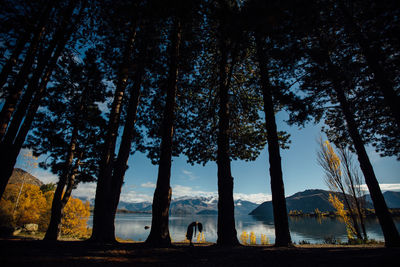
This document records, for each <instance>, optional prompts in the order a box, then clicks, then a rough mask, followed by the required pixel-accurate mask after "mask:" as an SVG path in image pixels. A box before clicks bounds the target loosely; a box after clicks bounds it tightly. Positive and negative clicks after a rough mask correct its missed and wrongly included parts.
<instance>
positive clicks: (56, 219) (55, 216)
mask: <svg viewBox="0 0 400 267" xmlns="http://www.w3.org/2000/svg"><path fill="white" fill-rule="evenodd" d="M77 141H78V127H77V125H75V127H74V129H73V132H72V136H71V142H70V146H69V149H68V152H67V158H66V161H65V163H64V169H63V174H62V175H61V177H60V180H59V181H58V183H57V188H56V191H55V192H54V197H53V202H52V205H51V217H50V224H49V227H48V229H47V231H46V235H45V237H44V240H47V241H55V240H57V238H58V234H59V232H60V223H61V218H62V215H63V210H64V207H65V205H66V203H67V202H68V199H67V198H66V196H65V194H64V197H63V193H64V188H65V186H66V185H67V183H68V184H71V183H70V181H69V180H71V178H72V177H69V176H70V175H71V174H70V173H71V166H72V163H73V160H74V156H75V151H76V146H77ZM68 178H69V179H68ZM71 188H72V186H71ZM68 198H69V197H68ZM63 199H67V201H63Z"/></svg>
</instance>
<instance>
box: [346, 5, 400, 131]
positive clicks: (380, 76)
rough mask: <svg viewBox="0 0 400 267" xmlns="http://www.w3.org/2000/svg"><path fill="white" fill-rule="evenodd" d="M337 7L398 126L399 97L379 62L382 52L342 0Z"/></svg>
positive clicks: (382, 57) (399, 124)
mask: <svg viewBox="0 0 400 267" xmlns="http://www.w3.org/2000/svg"><path fill="white" fill-rule="evenodd" d="M338 3H339V7H340V9H341V11H342V13H343V15H344V18H345V26H346V27H345V28H346V29H347V31H348V32H349V33H350V34H352V35H353V36H354V37H355V39H356V42H357V43H358V45H359V46H360V47H361V50H362V53H363V54H364V56H365V59H366V60H367V64H368V66H369V67H370V68H371V70H372V71H373V73H374V79H375V81H376V82H377V83H378V85H379V87H378V88H379V89H380V90H381V92H382V95H383V97H384V99H385V102H386V104H387V106H388V107H389V108H390V111H391V113H392V115H393V117H394V118H395V120H396V122H397V126H398V127H399V128H400V105H399V103H400V97H399V96H398V94H397V93H396V91H395V90H394V84H393V81H392V80H391V78H390V77H389V75H388V73H387V72H386V71H385V68H384V66H382V64H381V63H380V61H382V59H384V54H383V53H382V50H381V48H380V47H378V46H376V45H374V47H371V42H370V40H369V39H368V37H366V36H365V34H363V33H362V31H361V29H360V27H359V26H358V25H357V24H356V23H355V21H354V19H353V17H352V15H351V14H350V13H349V11H348V9H347V7H346V6H345V5H344V3H343V1H342V0H341V1H339V2H338Z"/></svg>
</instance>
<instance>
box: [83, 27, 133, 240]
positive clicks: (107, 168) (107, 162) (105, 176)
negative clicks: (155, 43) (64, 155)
mask: <svg viewBox="0 0 400 267" xmlns="http://www.w3.org/2000/svg"><path fill="white" fill-rule="evenodd" d="M135 37H136V24H135V23H134V25H132V26H131V33H130V36H129V37H128V39H127V42H126V45H125V48H124V49H125V50H124V55H123V62H122V63H121V66H120V70H119V77H118V82H117V88H116V90H115V94H114V100H113V103H112V107H111V113H110V117H109V121H108V128H107V131H108V132H107V136H106V140H105V145H104V152H103V155H102V161H101V165H100V173H99V177H98V180H97V188H96V198H95V207H94V213H93V230H92V236H91V237H90V240H91V241H93V242H111V243H113V242H115V233H114V231H113V229H114V220H113V218H111V217H112V216H110V214H109V213H108V212H107V211H109V209H110V207H112V206H113V204H112V203H113V201H112V200H111V199H108V197H109V196H110V194H111V186H112V182H111V179H112V163H113V161H114V152H115V146H116V140H117V137H118V127H119V121H120V115H121V108H122V100H123V97H124V93H125V88H126V85H127V80H128V75H129V68H130V63H131V56H132V53H133V44H134V42H135ZM109 202H111V203H109Z"/></svg>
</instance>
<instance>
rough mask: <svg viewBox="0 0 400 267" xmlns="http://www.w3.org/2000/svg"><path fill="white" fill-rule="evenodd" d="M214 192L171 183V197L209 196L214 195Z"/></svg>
mask: <svg viewBox="0 0 400 267" xmlns="http://www.w3.org/2000/svg"><path fill="white" fill-rule="evenodd" d="M216 194H217V193H216V192H206V191H201V190H193V188H192V187H190V186H183V185H173V186H172V198H180V197H188V196H190V197H210V196H215V195H216Z"/></svg>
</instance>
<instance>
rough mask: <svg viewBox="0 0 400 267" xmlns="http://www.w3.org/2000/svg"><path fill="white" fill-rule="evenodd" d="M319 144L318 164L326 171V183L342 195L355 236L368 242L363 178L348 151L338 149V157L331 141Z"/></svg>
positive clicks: (341, 148)
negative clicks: (362, 193)
mask: <svg viewBox="0 0 400 267" xmlns="http://www.w3.org/2000/svg"><path fill="white" fill-rule="evenodd" d="M319 144H320V151H319V152H318V163H319V165H320V166H321V167H322V168H323V169H324V172H325V182H326V184H327V185H328V187H329V188H330V189H331V190H332V191H335V192H338V194H340V195H341V197H342V200H343V201H344V204H345V207H346V209H347V211H348V217H349V218H350V219H351V221H349V223H351V224H352V227H351V228H352V229H353V230H354V232H353V236H355V237H356V238H357V239H360V240H367V233H366V230H365V223H364V211H363V210H364V208H363V204H362V201H361V199H362V195H361V191H360V186H361V177H360V175H359V173H358V169H357V168H356V167H355V165H354V164H353V160H352V155H351V153H350V151H349V150H348V149H345V148H343V147H338V150H339V156H338V155H337V154H336V153H335V150H334V149H333V147H332V145H331V144H330V143H329V141H325V142H322V139H320V141H319ZM338 200H339V199H338ZM332 203H333V202H332ZM359 225H361V229H360V226H359ZM348 229H349V228H348Z"/></svg>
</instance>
